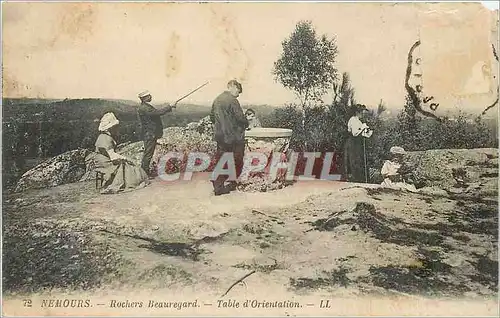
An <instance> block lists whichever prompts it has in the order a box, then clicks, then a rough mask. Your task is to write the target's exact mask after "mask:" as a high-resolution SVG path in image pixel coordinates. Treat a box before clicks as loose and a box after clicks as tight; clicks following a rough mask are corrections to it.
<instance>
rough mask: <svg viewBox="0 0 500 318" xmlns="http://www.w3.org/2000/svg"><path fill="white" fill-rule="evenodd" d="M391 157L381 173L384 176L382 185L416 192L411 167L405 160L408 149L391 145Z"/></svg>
mask: <svg viewBox="0 0 500 318" xmlns="http://www.w3.org/2000/svg"><path fill="white" fill-rule="evenodd" d="M389 152H390V153H391V159H390V160H386V161H385V162H384V165H383V166H382V170H381V171H380V174H381V175H382V177H383V178H384V181H383V182H382V186H384V187H388V188H393V189H400V190H402V189H404V190H408V191H411V192H416V191H417V189H416V188H415V186H414V185H413V184H411V183H409V182H411V168H410V167H408V166H407V165H406V164H405V162H404V156H405V155H406V151H405V150H404V149H403V148H402V147H391V149H390V150H389Z"/></svg>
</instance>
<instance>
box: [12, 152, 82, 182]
mask: <svg viewBox="0 0 500 318" xmlns="http://www.w3.org/2000/svg"><path fill="white" fill-rule="evenodd" d="M89 153H90V151H89V150H87V149H77V150H71V151H68V152H65V153H63V154H61V155H58V156H56V157H53V158H51V159H49V160H47V161H44V162H42V163H41V164H39V165H37V166H36V167H34V168H33V169H31V170H28V171H27V172H26V173H24V174H23V175H22V176H21V179H20V180H19V181H18V183H17V185H16V188H15V191H16V192H20V191H26V190H29V189H42V188H48V187H54V186H58V185H61V184H65V183H71V182H76V181H78V180H80V179H81V178H82V176H83V175H84V174H85V170H86V166H85V158H86V156H87V155H88V154H89Z"/></svg>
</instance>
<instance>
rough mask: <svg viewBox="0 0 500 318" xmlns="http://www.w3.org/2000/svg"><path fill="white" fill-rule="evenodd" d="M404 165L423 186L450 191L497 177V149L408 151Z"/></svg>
mask: <svg viewBox="0 0 500 318" xmlns="http://www.w3.org/2000/svg"><path fill="white" fill-rule="evenodd" d="M407 160H408V162H409V163H410V164H411V165H412V166H413V167H414V168H415V170H414V172H413V173H414V174H415V176H416V177H417V179H419V180H420V181H422V182H423V185H424V186H432V187H438V188H441V189H446V190H448V189H453V188H456V187H467V186H468V185H473V184H474V183H477V182H479V180H480V178H481V176H483V175H488V174H491V173H493V174H495V173H496V174H497V175H496V176H497V177H498V149H494V148H484V149H434V150H426V151H416V152H409V153H408V156H407Z"/></svg>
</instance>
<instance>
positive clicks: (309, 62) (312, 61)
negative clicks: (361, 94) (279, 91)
mask: <svg viewBox="0 0 500 318" xmlns="http://www.w3.org/2000/svg"><path fill="white" fill-rule="evenodd" d="M282 46H283V52H282V54H281V57H280V58H279V59H278V60H277V61H276V62H275V63H274V69H273V75H274V76H275V80H277V81H279V82H280V83H281V84H282V85H283V86H284V87H285V88H287V89H291V90H293V91H294V92H295V94H296V95H297V97H298V98H299V100H300V104H301V106H302V108H305V107H307V106H310V102H317V101H321V97H322V96H323V95H324V94H325V93H326V92H327V91H328V89H330V88H331V87H332V84H333V83H334V81H335V79H336V74H337V70H336V69H335V66H334V63H335V58H336V57H337V53H338V52H337V45H336V43H335V38H332V39H329V38H327V36H326V35H322V36H321V37H319V36H317V34H316V31H315V29H314V27H313V25H312V23H311V22H310V21H300V22H299V23H297V25H296V26H295V30H294V31H293V33H292V34H291V35H290V37H289V38H287V39H285V40H284V41H283V42H282Z"/></svg>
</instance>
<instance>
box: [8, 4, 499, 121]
mask: <svg viewBox="0 0 500 318" xmlns="http://www.w3.org/2000/svg"><path fill="white" fill-rule="evenodd" d="M2 11H3V13H2V14H3V17H2V18H3V21H2V26H3V27H2V29H3V33H2V36H3V41H2V50H3V68H2V70H3V95H4V97H39V98H57V99H58V98H90V97H92V98H113V99H129V100H137V94H138V93H139V92H141V91H143V90H149V91H150V92H151V93H152V94H153V97H154V98H155V99H154V102H157V103H160V102H166V101H167V102H173V101H174V100H176V99H177V98H178V97H180V96H182V95H184V94H186V93H187V92H189V91H190V90H192V89H194V88H195V87H197V86H199V85H201V84H203V83H205V82H207V81H209V82H210V83H209V85H207V86H205V87H204V88H203V89H201V90H200V91H198V92H196V93H195V94H193V95H192V96H191V97H190V98H188V99H186V100H185V102H189V103H196V104H204V105H210V104H211V102H212V100H213V99H214V98H215V97H216V96H217V95H218V94H219V93H220V92H222V91H223V90H224V89H225V84H226V83H227V81H228V80H230V79H233V78H236V79H238V80H240V81H241V82H242V84H243V89H244V92H243V94H242V95H241V96H240V101H241V102H242V103H243V104H268V105H277V106H279V105H283V104H285V103H290V102H294V101H295V99H294V98H295V97H294V94H293V93H292V92H290V91H288V90H286V89H284V88H283V87H282V85H281V84H279V83H278V82H276V81H275V80H274V78H273V76H272V74H271V72H272V68H273V63H274V62H275V61H276V60H277V59H278V58H279V55H280V53H281V50H282V46H281V42H282V41H283V40H284V39H285V38H286V37H288V36H289V35H290V34H291V32H292V31H293V29H294V27H295V24H296V23H297V22H298V21H300V20H311V21H312V23H313V25H314V26H315V27H316V31H317V32H318V33H319V34H326V35H327V36H328V37H335V39H336V43H337V45H338V49H339V54H338V57H337V61H336V67H337V68H338V70H339V72H348V73H349V74H350V77H351V80H352V85H353V86H354V88H355V91H356V98H357V100H358V102H361V103H364V104H366V105H368V106H369V107H376V105H377V104H378V102H379V101H380V100H383V101H384V103H385V104H386V105H387V106H389V108H394V109H397V108H401V107H402V105H403V103H404V98H405V90H404V75H405V71H406V64H407V54H408V50H409V48H410V47H411V45H412V44H413V43H414V42H415V41H416V40H417V39H419V38H420V40H421V41H422V45H421V46H420V47H419V49H418V50H417V52H416V54H418V55H419V56H421V57H422V72H423V77H422V78H423V86H424V92H425V93H426V94H427V95H432V96H434V97H435V99H436V100H438V101H439V103H440V107H439V111H446V110H450V109H455V108H457V107H460V108H464V109H467V110H472V111H481V110H483V109H484V108H485V106H486V105H488V104H491V103H492V102H493V101H494V100H495V98H496V85H498V84H497V82H495V80H494V79H493V76H496V78H498V76H497V74H498V63H497V62H496V61H495V60H494V59H493V54H492V50H491V45H492V44H494V45H495V46H496V47H497V48H498V40H497V34H498V33H495V32H496V30H497V28H498V21H497V17H498V12H497V13H496V14H495V13H494V12H492V11H490V10H488V9H486V8H485V7H483V6H482V5H481V4H479V3H476V4H473V3H435V4H429V3H428V4H422V3H420V4H417V3H397V4H395V3H393V4H390V3H386V4H380V3H202V4H199V3H184V4H180V3H179V4H177V3H49V2H46V3H3V10H2ZM329 96H331V94H329V95H327V96H325V100H326V101H328V100H329V98H330V97H329Z"/></svg>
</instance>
